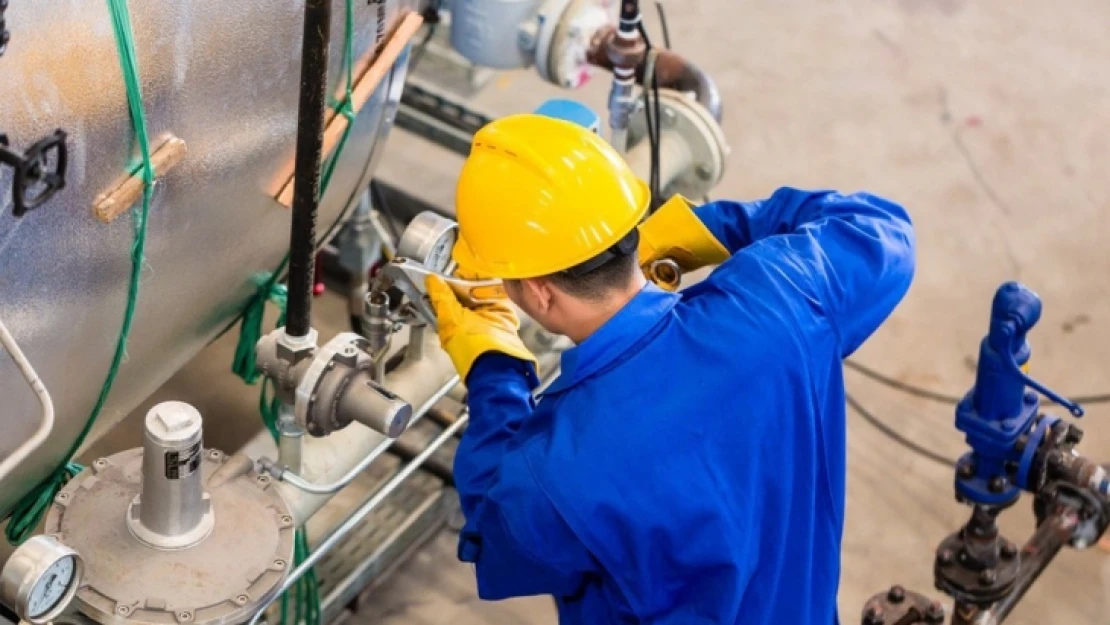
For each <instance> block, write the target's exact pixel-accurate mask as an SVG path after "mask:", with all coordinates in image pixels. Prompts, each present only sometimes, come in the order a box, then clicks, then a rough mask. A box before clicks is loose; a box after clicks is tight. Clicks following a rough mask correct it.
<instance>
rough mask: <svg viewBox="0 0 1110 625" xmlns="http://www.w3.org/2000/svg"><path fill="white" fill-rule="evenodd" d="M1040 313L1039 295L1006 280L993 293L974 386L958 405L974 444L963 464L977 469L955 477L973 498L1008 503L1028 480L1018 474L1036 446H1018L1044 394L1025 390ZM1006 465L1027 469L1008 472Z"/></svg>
mask: <svg viewBox="0 0 1110 625" xmlns="http://www.w3.org/2000/svg"><path fill="white" fill-rule="evenodd" d="M1040 317H1041V300H1040V298H1039V297H1037V294H1036V293H1034V292H1033V291H1031V290H1029V289H1028V288H1026V287H1024V286H1022V285H1020V284H1018V283H1016V282H1007V283H1006V284H1003V285H1002V286H1001V287H1000V288H999V289H998V291H997V293H995V296H994V302H993V304H992V305H991V322H990V331H989V332H988V334H987V336H986V338H984V339H983V342H982V343H981V344H980V347H979V363H978V368H977V371H976V375H975V386H974V387H973V388H972V389H971V392H969V393H968V394H967V396H966V397H964V399H963V401H961V402H960V403H959V405H957V407H956V429H958V430H960V431H961V432H964V434H965V435H966V440H967V443H968V445H970V446H971V453H970V454H967V455H965V456H964V457H963V458H962V459H961V463H966V462H971V463H972V464H973V466H974V468H975V471H974V476H973V477H970V478H960V477H958V476H957V478H956V491H957V492H958V493H960V494H961V495H963V496H964V497H966V498H967V499H969V500H970V501H972V502H974V503H979V504H983V505H1008V504H1010V503H1012V502H1013V501H1015V500H1016V499H1017V498H1018V496H1019V495H1020V494H1021V489H1023V488H1026V487H1027V484H1026V483H1023V482H1026V480H1025V479H1020V480H1019V479H1018V478H1019V477H1021V478H1025V477H1026V475H1027V474H1028V467H1027V466H1022V465H1023V464H1027V463H1028V462H1031V460H1032V452H1033V450H1032V449H1025V448H1021V449H1019V445H1018V439H1019V438H1021V436H1022V435H1023V434H1033V433H1034V432H1033V430H1034V421H1035V419H1036V416H1037V413H1038V412H1039V409H1040V399H1039V398H1038V397H1037V395H1036V394H1035V393H1032V392H1028V391H1026V386H1027V384H1028V382H1029V379H1028V378H1027V377H1026V376H1025V375H1024V374H1023V373H1022V371H1021V369H1020V367H1021V366H1022V365H1024V364H1025V363H1027V362H1028V361H1029V357H1030V354H1031V350H1030V348H1029V343H1028V341H1026V338H1025V337H1026V334H1027V333H1028V332H1029V330H1031V329H1032V328H1033V326H1034V325H1036V323H1037V321H1038V320H1039V319H1040ZM1037 438H1038V439H1039V438H1040V437H1039V436H1038V437H1037ZM1026 452H1029V453H1026ZM1023 460H1024V462H1023ZM1008 464H1009V465H1010V466H1011V467H1013V466H1019V467H1021V468H1022V469H1023V470H1020V471H1018V472H1016V473H1015V472H1012V471H1008V470H1007V469H1008V467H1007V465H1008ZM1002 480H1004V482H1003V481H1002ZM992 481H994V486H995V488H994V489H992V488H991V483H992Z"/></svg>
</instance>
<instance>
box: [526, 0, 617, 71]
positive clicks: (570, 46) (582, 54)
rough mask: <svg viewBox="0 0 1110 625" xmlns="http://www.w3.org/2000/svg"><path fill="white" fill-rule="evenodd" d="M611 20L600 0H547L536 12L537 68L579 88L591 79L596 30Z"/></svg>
mask: <svg viewBox="0 0 1110 625" xmlns="http://www.w3.org/2000/svg"><path fill="white" fill-rule="evenodd" d="M608 23H609V12H608V11H607V10H606V8H605V6H603V4H602V3H601V2H599V1H598V0H546V1H545V2H544V3H543V4H542V5H541V6H540V9H539V12H538V13H537V15H536V24H537V25H538V26H537V35H536V69H537V70H538V71H539V73H540V76H541V77H543V79H544V80H546V81H548V82H550V83H553V84H556V85H559V86H560V87H564V88H567V89H577V88H578V87H581V86H582V85H583V84H584V83H585V82H586V81H587V80H589V78H590V73H591V72H590V68H591V63H590V62H589V61H588V60H587V56H588V54H587V53H588V52H589V50H590V48H591V46H590V43H591V40H592V38H593V37H594V35H595V33H597V32H598V31H599V30H600V29H601V28H602V27H604V26H605V25H606V24H608Z"/></svg>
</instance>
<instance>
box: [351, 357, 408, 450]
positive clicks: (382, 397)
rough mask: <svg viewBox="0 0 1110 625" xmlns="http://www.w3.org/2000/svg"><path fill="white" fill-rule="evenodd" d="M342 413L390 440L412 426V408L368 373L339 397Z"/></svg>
mask: <svg viewBox="0 0 1110 625" xmlns="http://www.w3.org/2000/svg"><path fill="white" fill-rule="evenodd" d="M339 413H340V414H342V415H344V416H345V417H350V418H351V419H353V420H355V421H358V422H359V423H361V424H363V425H365V426H366V427H368V428H370V429H373V430H377V431H378V432H381V433H382V434H385V435H386V436H388V437H390V438H397V437H398V436H400V435H401V434H402V433H403V432H404V431H405V428H407V427H408V425H409V419H411V418H412V406H411V405H409V403H408V402H406V401H405V400H403V399H401V398H400V397H398V396H397V395H394V394H393V393H391V392H389V391H388V390H386V389H385V387H384V386H380V385H378V384H376V383H375V382H374V381H373V380H371V379H370V375H369V374H368V373H366V372H360V373H358V374H356V376H355V378H354V379H353V380H352V381H351V383H350V386H348V387H347V390H346V391H345V392H344V393H343V394H342V395H341V396H340V397H339Z"/></svg>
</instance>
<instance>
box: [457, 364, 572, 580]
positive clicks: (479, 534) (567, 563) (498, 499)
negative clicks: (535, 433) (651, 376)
mask: <svg viewBox="0 0 1110 625" xmlns="http://www.w3.org/2000/svg"><path fill="white" fill-rule="evenodd" d="M466 384H467V405H468V407H469V409H470V424H469V425H468V427H467V429H466V433H465V434H464V435H463V437H462V440H461V441H460V442H459V447H458V451H457V452H456V454H455V488H456V489H457V490H458V493H459V501H460V503H461V505H462V511H463V516H464V517H465V518H466V524H465V525H464V526H463V529H462V532H460V534H459V559H460V560H462V561H463V562H470V563H473V564H474V569H475V575H476V577H477V580H478V596H479V597H481V598H482V599H491V600H493V599H505V598H508V597H520V596H527V595H540V594H551V595H556V596H569V595H574V594H577V593H578V592H579V591H580V589H581V588H582V586H583V584H584V583H585V579H586V576H587V575H588V574H589V572H590V571H591V570H592V569H593V566H592V564H593V562H592V559H591V557H590V555H589V552H588V551H587V550H586V548H585V546H584V545H582V543H581V542H580V541H579V540H578V539H577V538H576V537H575V535H574V533H573V532H572V531H571V529H570V527H569V526H568V525H567V524H566V522H565V521H564V520H563V518H562V516H561V515H560V514H559V512H558V511H557V510H556V509H555V507H554V505H553V504H552V503H551V502H550V500H549V499H548V498H547V496H546V495H545V494H544V492H543V491H542V489H541V488H540V487H539V485H538V484H537V482H536V480H535V478H534V476H533V473H532V470H531V468H530V467H529V466H528V462H527V461H526V459H525V457H524V452H523V449H522V448H521V446H520V445H519V443H518V442H517V441H516V436H515V435H516V433H517V432H518V431H519V429H520V427H521V425H522V424H523V423H524V421H525V420H526V419H528V417H529V416H530V415H531V414H532V410H533V409H534V407H535V403H534V401H533V399H532V389H534V388H535V387H536V384H537V379H536V374H535V371H534V369H533V368H532V366H531V365H530V364H528V363H525V362H524V361H521V360H517V359H515V358H512V357H510V356H506V355H504V354H498V353H490V354H486V355H483V356H481V357H480V358H478V360H477V361H476V362H475V363H474V367H473V368H472V369H471V371H470V374H469V375H468V376H467V380H466Z"/></svg>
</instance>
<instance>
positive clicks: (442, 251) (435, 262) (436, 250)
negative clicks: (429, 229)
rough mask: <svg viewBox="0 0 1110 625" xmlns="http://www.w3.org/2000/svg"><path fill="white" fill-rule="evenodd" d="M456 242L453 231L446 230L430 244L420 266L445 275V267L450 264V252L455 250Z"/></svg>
mask: <svg viewBox="0 0 1110 625" xmlns="http://www.w3.org/2000/svg"><path fill="white" fill-rule="evenodd" d="M457 240H458V237H457V236H455V230H454V229H453V228H452V229H451V230H447V231H446V232H444V233H443V234H441V235H440V236H439V238H437V239H436V240H435V241H434V242H433V243H432V245H431V247H430V249H429V250H428V254H427V256H425V257H424V260H423V262H422V263H421V264H423V265H424V266H425V267H427V268H428V269H431V270H432V271H434V272H436V273H446V272H447V266H448V265H450V264H451V250H453V249H455V241H457Z"/></svg>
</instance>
